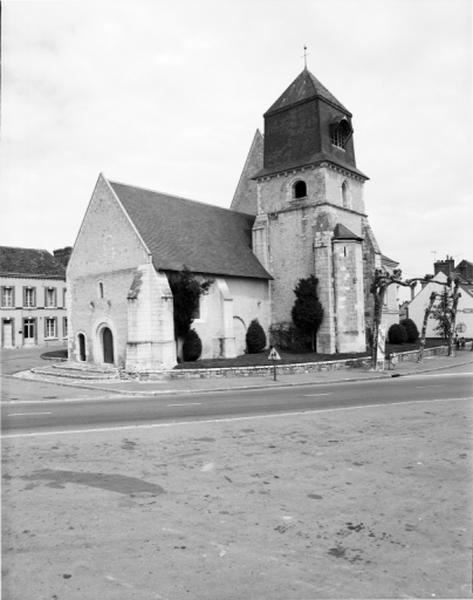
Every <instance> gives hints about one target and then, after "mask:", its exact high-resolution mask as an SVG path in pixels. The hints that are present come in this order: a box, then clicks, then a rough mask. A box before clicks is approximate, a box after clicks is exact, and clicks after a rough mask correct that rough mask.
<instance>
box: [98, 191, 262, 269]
mask: <svg viewBox="0 0 473 600" xmlns="http://www.w3.org/2000/svg"><path fill="white" fill-rule="evenodd" d="M109 183H110V185H111V187H112V189H113V190H114V192H115V193H116V195H117V196H118V198H119V200H120V202H121V203H122V205H123V207H124V208H125V210H126V212H127V213H128V215H129V217H130V219H131V221H132V222H133V224H134V225H135V227H136V229H137V230H138V232H139V234H140V235H141V237H142V238H143V240H144V242H145V244H146V245H147V246H148V248H149V250H150V252H151V253H152V255H153V264H154V266H155V268H156V269H159V270H163V271H180V270H181V269H182V268H183V266H184V265H185V266H186V267H188V268H189V269H190V270H191V271H193V272H194V273H207V274H209V275H228V276H234V277H250V278H257V279H271V276H270V275H269V274H268V273H267V271H266V270H265V269H264V268H263V266H262V265H261V263H260V262H259V261H258V259H257V258H256V256H255V255H254V254H253V251H252V248H251V229H252V226H253V222H254V220H255V217H254V215H248V214H244V213H240V212H236V211H233V210H228V209H226V208H220V207H218V206H212V205H210V204H204V203H201V202H196V201H194V200H187V199H186V198H181V197H178V196H170V195H168V194H162V193H160V192H153V191H150V190H146V189H143V188H138V187H134V186H130V185H125V184H122V183H117V182H113V181H109Z"/></svg>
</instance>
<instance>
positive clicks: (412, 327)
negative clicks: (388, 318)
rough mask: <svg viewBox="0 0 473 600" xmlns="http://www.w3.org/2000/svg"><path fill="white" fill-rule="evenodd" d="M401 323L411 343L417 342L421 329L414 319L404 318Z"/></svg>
mask: <svg viewBox="0 0 473 600" xmlns="http://www.w3.org/2000/svg"><path fill="white" fill-rule="evenodd" d="M399 325H402V327H404V329H405V330H406V332H407V341H408V342H409V343H412V342H417V340H418V339H419V330H418V329H417V325H416V324H415V323H414V321H413V320H412V319H403V320H402V321H401V322H400V323H399Z"/></svg>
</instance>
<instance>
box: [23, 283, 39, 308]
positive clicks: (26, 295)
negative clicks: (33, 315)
mask: <svg viewBox="0 0 473 600" xmlns="http://www.w3.org/2000/svg"><path fill="white" fill-rule="evenodd" d="M23 306H24V307H25V308H33V307H35V306H36V288H34V287H25V288H23Z"/></svg>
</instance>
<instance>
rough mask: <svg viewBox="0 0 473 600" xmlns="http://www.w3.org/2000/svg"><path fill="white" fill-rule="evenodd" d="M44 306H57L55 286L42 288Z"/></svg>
mask: <svg viewBox="0 0 473 600" xmlns="http://www.w3.org/2000/svg"><path fill="white" fill-rule="evenodd" d="M44 306H45V307H46V308H55V307H56V306H57V295H56V288H53V287H48V288H45V290H44Z"/></svg>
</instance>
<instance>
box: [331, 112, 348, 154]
mask: <svg viewBox="0 0 473 600" xmlns="http://www.w3.org/2000/svg"><path fill="white" fill-rule="evenodd" d="M352 133H353V130H352V128H351V125H350V123H349V122H348V121H347V119H337V120H336V121H333V122H332V123H331V124H330V140H331V142H332V144H333V145H334V146H337V148H341V149H342V150H344V149H345V146H346V144H347V142H348V140H349V139H350V137H351V135H352Z"/></svg>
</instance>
